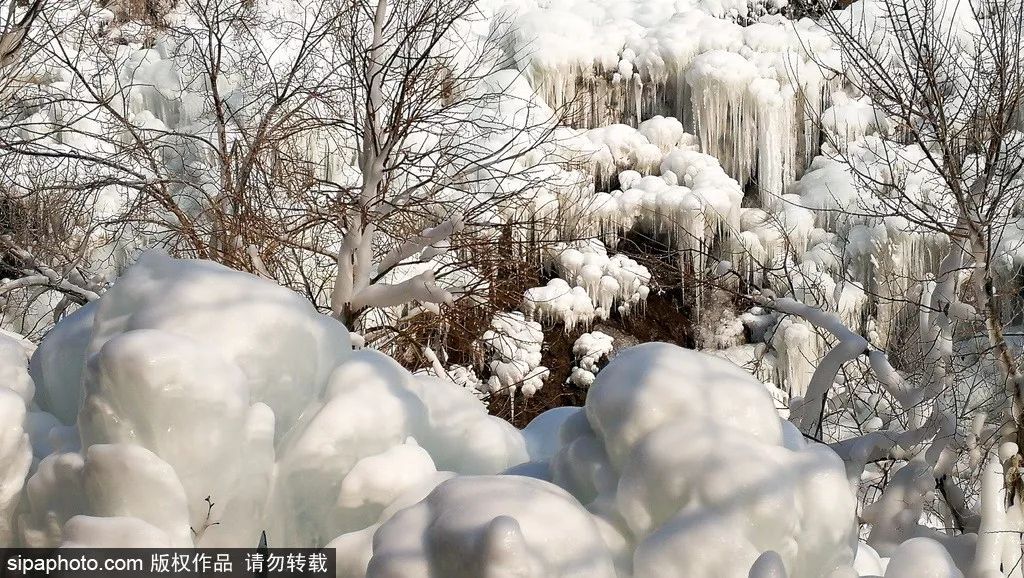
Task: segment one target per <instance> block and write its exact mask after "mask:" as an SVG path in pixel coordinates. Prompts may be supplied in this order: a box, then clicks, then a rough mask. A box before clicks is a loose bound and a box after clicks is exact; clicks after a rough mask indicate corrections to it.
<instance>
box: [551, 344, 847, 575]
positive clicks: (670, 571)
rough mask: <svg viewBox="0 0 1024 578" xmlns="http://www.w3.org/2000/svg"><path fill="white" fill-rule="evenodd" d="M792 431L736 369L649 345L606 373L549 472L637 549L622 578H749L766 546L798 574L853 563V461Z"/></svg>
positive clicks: (565, 431) (569, 425)
mask: <svg viewBox="0 0 1024 578" xmlns="http://www.w3.org/2000/svg"><path fill="white" fill-rule="evenodd" d="M786 429H792V426H791V425H788V424H784V423H783V422H781V421H780V420H779V418H778V416H777V414H776V413H775V410H774V407H773V403H772V401H771V399H770V397H769V396H768V394H767V392H766V390H765V388H764V386H763V385H761V384H760V383H758V382H757V381H756V380H755V379H753V378H752V377H751V376H750V375H749V374H747V373H746V372H744V371H742V370H741V369H739V368H738V367H736V366H735V365H733V364H731V363H729V362H727V361H725V360H721V359H717V358H714V357H711V356H708V355H705V354H702V353H697V352H693V351H689V350H684V349H681V348H679V347H676V346H672V345H668V344H662V343H650V344H644V345H641V346H638V347H634V348H632V349H629V350H626V351H624V352H622V353H620V354H619V355H618V356H617V357H616V358H615V359H614V360H613V361H612V362H611V363H610V364H609V365H608V366H607V367H606V368H605V369H604V370H602V372H601V373H600V374H598V376H597V379H596V381H595V382H594V384H593V385H592V386H591V388H590V390H589V393H588V396H587V402H586V406H585V408H584V410H583V412H582V413H579V414H578V415H576V416H573V417H571V418H569V419H567V420H566V421H565V423H564V424H563V426H562V428H561V439H562V442H563V446H562V448H561V450H559V452H558V454H556V455H555V456H554V458H553V459H552V460H551V467H550V471H551V479H552V481H554V482H555V483H557V484H559V485H562V486H563V487H565V488H567V489H569V491H570V492H572V493H573V494H574V495H576V496H577V498H579V499H580V500H581V501H582V502H583V503H585V504H588V505H589V507H590V508H591V509H592V510H594V511H596V512H600V513H601V514H602V516H604V517H605V518H606V519H607V520H608V521H609V522H610V523H611V524H612V525H613V526H614V527H615V528H616V529H617V531H618V532H619V533H620V534H621V536H622V537H623V539H624V540H625V541H626V543H627V544H629V546H628V548H627V550H629V551H632V556H631V560H627V561H625V562H623V560H622V557H621V556H619V558H618V559H619V565H620V570H619V571H620V575H622V574H623V572H625V571H627V569H628V571H629V572H630V573H631V575H633V576H638V577H639V576H643V577H645V578H646V577H661V576H665V577H676V576H707V577H717V576H722V577H725V576H729V577H731V576H745V575H746V573H747V571H748V570H749V569H750V567H751V566H752V565H753V564H754V562H755V560H756V559H757V558H758V556H759V555H760V554H761V553H762V552H765V551H768V550H774V551H776V552H777V553H778V554H779V556H780V557H781V558H782V560H783V561H784V563H785V565H786V567H787V568H788V569H789V572H790V574H789V576H790V577H791V578H792V577H807V578H819V577H821V576H829V575H830V573H831V572H833V571H845V570H847V569H848V568H849V565H850V563H851V562H852V560H853V551H852V545H853V544H854V542H855V540H856V538H855V533H854V526H853V523H852V519H853V515H854V511H855V499H854V496H853V493H852V491H851V489H850V487H849V485H848V484H847V482H846V476H845V469H844V467H843V464H842V462H841V461H840V460H839V458H838V457H837V456H836V455H835V454H834V453H832V452H831V451H830V450H828V449H827V448H823V447H820V446H805V445H804V444H803V443H802V441H801V440H800V438H799V436H794V435H787V434H786V433H785V430H786ZM622 566H626V568H623V567H622Z"/></svg>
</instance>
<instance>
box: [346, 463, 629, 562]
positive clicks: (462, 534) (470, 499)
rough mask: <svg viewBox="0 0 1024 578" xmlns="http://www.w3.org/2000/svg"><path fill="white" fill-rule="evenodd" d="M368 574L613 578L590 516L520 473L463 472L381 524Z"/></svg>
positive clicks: (551, 488) (549, 487)
mask: <svg viewBox="0 0 1024 578" xmlns="http://www.w3.org/2000/svg"><path fill="white" fill-rule="evenodd" d="M366 576H367V578H399V577H405V576H444V577H445V578H480V577H485V578H570V577H572V578H584V577H586V578H615V576H616V575H615V569H614V566H613V565H612V559H611V556H610V554H609V552H608V549H607V547H606V546H605V543H604V540H603V539H602V537H601V533H600V531H599V529H598V525H597V523H596V522H595V520H594V518H593V516H591V515H590V513H589V512H587V511H586V510H585V509H583V507H582V506H580V504H579V502H577V501H576V500H575V499H574V498H573V497H572V496H570V495H569V494H567V493H566V492H565V491H564V490H562V489H560V488H558V487H556V486H554V485H552V484H549V483H547V482H543V481H540V480H535V479H531V478H524V477H520V476H479V477H461V478H455V479H452V480H449V481H447V482H444V483H442V484H441V485H439V486H438V487H437V488H436V489H435V490H434V491H433V492H431V494H430V495H429V496H427V498H426V499H424V500H423V501H422V502H420V503H418V504H416V505H415V506H413V507H411V508H407V509H405V510H403V511H401V512H399V513H398V514H396V515H395V516H394V517H392V518H391V519H390V520H389V521H388V522H387V523H385V524H384V525H383V526H381V528H380V530H378V531H377V534H376V536H375V537H374V553H373V558H372V559H371V560H370V564H369V568H368V570H367V573H366Z"/></svg>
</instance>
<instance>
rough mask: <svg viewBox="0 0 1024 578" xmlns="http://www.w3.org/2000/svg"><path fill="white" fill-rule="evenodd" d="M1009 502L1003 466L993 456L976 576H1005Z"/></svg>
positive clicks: (985, 477)
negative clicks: (1006, 497) (1004, 547)
mask: <svg viewBox="0 0 1024 578" xmlns="http://www.w3.org/2000/svg"><path fill="white" fill-rule="evenodd" d="M1005 503H1006V499H1005V492H1004V487H1003V464H1002V462H1000V460H999V456H998V455H995V454H993V455H992V456H991V457H989V459H988V462H986V464H985V470H984V472H983V473H982V477H981V527H980V528H979V529H978V544H977V547H976V549H975V554H974V571H973V573H972V576H977V577H978V578H989V577H996V576H1002V575H1003V574H1002V573H1001V572H1000V566H1001V564H1002V561H1003V550H1004V549H1003V540H1004V539H1006V538H1007V537H1009V536H1012V535H1011V534H1008V533H1006V532H1007V528H1006V509H1005V506H1004V504H1005Z"/></svg>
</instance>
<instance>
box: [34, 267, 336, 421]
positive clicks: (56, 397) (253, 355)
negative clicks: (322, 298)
mask: <svg viewBox="0 0 1024 578" xmlns="http://www.w3.org/2000/svg"><path fill="white" fill-rule="evenodd" d="M88 309H89V311H87V312H84V313H82V314H80V315H78V316H76V317H75V319H74V322H73V323H69V324H68V326H67V327H66V328H64V324H63V323H62V324H61V326H60V328H59V329H56V330H55V331H56V332H57V337H55V338H54V339H47V340H44V342H43V344H42V345H41V346H40V348H39V351H37V352H36V354H35V355H36V357H38V358H39V361H38V362H37V363H34V364H33V378H34V379H35V382H36V385H37V386H38V387H39V388H40V389H41V390H43V391H45V392H46V393H47V396H46V397H44V398H41V399H40V402H41V403H40V405H41V406H42V408H43V409H45V410H48V411H52V412H53V413H55V414H56V415H57V416H58V417H59V418H61V420H62V421H64V423H70V422H71V421H73V419H74V414H76V413H77V411H78V401H77V400H78V399H79V395H80V392H81V383H80V382H78V381H77V380H79V379H81V376H82V367H83V366H84V364H85V361H86V359H85V356H88V355H92V354H95V353H97V352H99V351H100V349H101V348H102V347H103V345H104V344H105V343H106V342H107V341H108V340H110V339H112V338H114V337H115V336H117V335H118V334H120V333H124V332H127V331H133V330H139V329H156V330H163V331H170V332H172V333H175V334H177V335H179V336H182V337H187V338H189V339H191V340H193V341H194V342H195V343H196V344H197V346H198V347H200V348H208V349H214V350H216V351H218V352H220V354H221V355H222V356H223V358H224V359H225V360H226V361H229V362H232V363H234V364H236V365H237V367H238V368H239V369H240V370H241V371H242V373H243V374H244V375H245V382H246V385H247V386H248V389H249V392H250V395H251V398H252V400H253V401H261V402H264V403H266V404H267V405H268V406H270V408H271V409H273V410H274V414H275V416H276V420H277V422H278V432H279V433H280V432H283V431H285V430H287V428H288V427H289V426H290V425H291V424H292V423H294V421H295V419H296V418H297V417H298V415H299V413H300V412H301V411H302V409H303V408H304V407H305V405H306V404H307V403H309V401H310V400H311V399H313V398H315V397H316V396H317V395H318V394H319V392H320V391H321V389H322V388H323V386H324V383H325V382H326V380H327V377H328V375H330V372H331V370H333V369H334V367H335V366H336V365H337V364H338V363H340V362H341V361H343V360H344V359H345V357H346V356H347V355H348V351H349V350H350V343H349V338H348V332H347V331H345V328H344V327H342V326H341V325H340V324H338V323H336V322H333V321H331V320H330V319H328V318H326V317H324V316H321V315H318V314H316V312H315V310H314V309H313V307H312V305H310V304H309V303H308V302H307V301H305V300H304V299H303V298H302V297H300V296H299V295H298V294H296V293H293V292H292V291H289V290H288V289H285V288H283V287H280V286H278V285H276V284H274V283H270V282H267V281H265V280H261V279H258V278H256V277H253V276H251V275H248V274H245V273H241V272H238V271H233V270H231V269H228V268H226V267H222V266H220V265H216V264H214V263H212V262H207V261H180V260H176V259H169V258H168V257H166V256H165V255H163V254H161V253H159V252H150V253H146V254H144V255H143V256H142V257H141V258H140V259H139V262H138V263H137V264H136V265H135V266H134V267H132V268H131V269H130V270H129V271H128V272H127V273H126V274H125V275H124V276H123V277H122V278H121V279H119V280H118V282H117V283H116V284H115V285H114V286H113V287H112V288H111V289H110V290H109V291H108V293H107V294H106V296H105V297H104V298H103V299H102V300H100V302H99V303H98V304H97V305H96V306H94V307H93V306H91V307H89V308H88ZM90 318H91V319H90ZM79 351H82V352H83V353H82V356H78V355H76V354H77V353H78V352H79ZM72 408H73V412H72ZM69 418H70V419H69Z"/></svg>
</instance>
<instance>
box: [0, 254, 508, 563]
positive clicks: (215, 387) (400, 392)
mask: <svg viewBox="0 0 1024 578" xmlns="http://www.w3.org/2000/svg"><path fill="white" fill-rule="evenodd" d="M51 339H52V341H51ZM60 348H64V349H60ZM0 351H5V350H4V349H0ZM61 354H64V355H61ZM68 354H70V356H69V355H68ZM75 356H79V357H75ZM0 361H5V360H3V359H0ZM19 365H20V367H21V368H22V369H21V371H22V373H25V359H24V356H22V357H21V359H20V361H19V362H18V363H13V362H12V363H4V364H3V365H2V366H0V368H2V369H3V371H4V372H7V373H11V372H12V371H13V370H14V369H16V368H17V367H19ZM33 370H34V371H35V372H36V373H37V375H39V376H40V380H41V381H42V382H44V383H45V384H46V388H45V389H44V388H39V389H38V391H39V392H40V393H39V394H38V395H37V396H36V397H37V400H40V401H44V398H43V394H42V392H44V391H45V392H46V395H47V396H48V397H46V398H45V400H57V401H58V403H56V404H52V405H51V406H52V407H54V408H58V410H59V411H66V412H71V411H72V408H75V409H74V412H75V413H77V424H76V425H77V432H75V430H74V429H72V428H66V427H64V426H62V425H60V424H59V422H58V420H57V419H56V418H54V417H53V416H51V415H49V414H45V413H38V415H36V414H29V415H28V417H27V418H26V412H25V404H24V401H23V400H22V398H21V397H20V396H19V395H18V394H17V393H14V392H13V391H8V390H2V391H0V412H2V415H4V416H5V420H4V422H3V423H4V424H5V425H6V426H7V427H6V429H4V430H3V431H2V432H0V433H2V435H0V475H3V476H4V477H3V481H4V484H3V486H2V488H3V491H2V492H0V498H5V499H4V500H0V514H2V515H3V517H0V522H4V521H5V520H8V519H11V513H12V511H13V510H12V508H14V507H16V506H17V505H18V501H17V498H18V497H19V496H18V492H19V491H20V490H21V486H22V481H23V480H24V479H25V474H26V472H27V471H28V468H29V463H30V462H31V457H32V454H31V450H30V449H29V439H28V436H27V435H26V434H25V431H29V430H32V431H31V432H30V433H32V432H35V433H33V435H36V434H38V436H39V437H41V438H45V439H48V440H50V446H49V447H50V448H51V449H52V452H46V453H48V454H49V455H44V457H42V459H41V461H40V462H39V465H38V467H36V468H35V471H34V472H33V473H32V475H31V477H30V478H29V480H28V481H27V484H26V489H25V491H24V493H23V494H22V497H23V498H24V499H23V501H22V504H21V511H22V512H23V513H22V514H21V515H20V516H19V520H18V526H17V529H16V531H15V530H10V529H9V528H8V526H7V525H6V523H5V524H4V525H0V530H2V531H3V532H4V533H3V534H0V540H2V543H4V544H7V543H10V542H12V540H14V541H16V542H18V543H23V544H25V545H31V546H44V547H52V546H57V545H61V544H63V545H103V544H114V543H117V542H118V540H119V539H120V538H118V536H121V537H124V536H129V535H132V536H135V538H133V539H132V542H131V543H132V544H135V545H150V546H155V545H168V544H170V545H176V546H192V545H196V546H252V545H253V544H255V543H256V541H257V540H258V538H259V535H260V531H262V530H266V531H267V532H268V535H269V536H270V539H271V541H272V543H273V544H275V545H282V546H284V545H323V544H326V543H328V542H329V541H331V540H332V539H333V538H335V537H337V536H339V535H341V534H345V533H348V532H353V531H360V530H365V529H367V528H369V527H371V526H373V525H374V524H377V523H378V520H380V519H381V516H382V513H383V512H384V511H385V510H386V508H388V507H389V506H391V505H392V504H393V503H394V502H396V501H397V500H398V499H399V498H400V497H402V496H404V495H405V493H406V490H408V489H409V488H410V487H413V486H418V485H422V484H424V483H426V482H427V481H429V482H430V483H432V484H434V485H436V483H437V482H439V481H441V480H443V479H445V477H450V476H452V475H455V474H494V473H497V472H500V471H503V470H506V469H508V468H509V467H511V466H514V465H516V464H519V463H521V462H524V461H526V460H527V451H526V443H525V440H524V438H523V436H522V434H521V433H520V432H518V431H516V430H515V429H514V428H512V426H510V425H509V424H508V423H506V422H504V421H502V420H500V419H498V418H494V417H491V416H488V415H487V413H486V410H485V408H484V406H483V405H481V404H480V403H479V401H478V400H476V399H475V398H474V396H473V395H472V394H471V393H470V392H469V391H467V390H466V389H465V388H463V387H460V386H458V385H455V384H453V383H451V382H448V381H442V380H439V379H434V378H431V377H428V376H414V375H412V374H410V373H409V372H408V371H407V370H405V369H404V368H402V367H401V366H399V365H398V364H397V363H396V362H395V361H394V360H392V359H390V358H388V357H387V356H385V355H383V354H381V353H379V352H376V351H372V350H361V351H357V352H353V351H352V349H351V346H350V344H349V337H348V332H347V331H346V329H345V328H344V326H343V325H341V324H340V323H338V322H337V321H335V320H333V319H331V318H329V317H326V316H323V315H321V314H319V313H317V312H316V311H315V310H314V309H313V308H312V307H311V306H309V305H307V304H306V303H305V302H304V301H302V299H301V298H299V297H298V296H297V295H295V294H293V293H291V292H290V291H288V290H286V289H282V288H280V287H277V286H276V285H274V284H272V283H269V282H267V281H265V280H261V279H258V278H256V277H253V276H250V275H247V274H243V273H237V272H234V271H231V270H229V269H226V268H224V267H221V266H219V265H214V264H212V263H209V262H203V261H184V260H174V259H170V258H169V257H167V256H165V255H160V254H150V255H147V256H146V257H144V258H143V260H142V261H141V262H140V263H139V265H137V266H136V267H134V268H133V269H132V270H130V271H129V272H128V273H127V274H126V275H125V277H124V278H122V279H121V280H120V281H119V282H118V284H117V285H115V286H114V287H113V288H112V289H111V290H110V291H108V292H107V293H106V294H105V295H104V296H103V298H102V299H101V300H100V301H99V302H98V304H97V305H95V306H90V307H89V308H87V309H86V310H85V311H84V312H82V313H81V314H79V315H76V316H73V317H72V318H69V319H68V320H67V321H66V322H62V323H61V324H59V325H58V326H57V327H56V328H55V330H54V332H53V334H52V335H51V337H49V338H47V340H45V341H44V343H43V345H42V346H40V348H39V349H38V350H37V352H36V354H35V357H34V358H33ZM14 373H15V374H16V372H14ZM321 375H322V377H321ZM69 376H77V377H78V379H79V380H80V381H79V382H74V381H61V380H60V379H61V378H64V379H67V378H68V377H69ZM22 377H23V379H22V378H19V379H17V380H14V381H12V383H16V384H20V385H18V387H19V389H22V390H23V389H25V388H26V387H27V388H28V389H29V390H31V386H32V383H31V380H29V379H28V377H27V375H24V376H22ZM62 386H63V387H64V389H61V387H62ZM79 398H81V400H82V401H81V402H80V405H81V409H80V410H79V409H77V406H78V405H79V402H78V399H79ZM8 402H10V403H8ZM41 405H42V404H41ZM74 420H75V415H74V414H72V415H71V419H70V420H68V421H74ZM8 424H9V425H8ZM23 424H24V425H23ZM33 441H34V440H33ZM39 447H40V448H41V449H45V448H46V447H47V445H46V444H44V443H40V444H39ZM438 470H442V471H449V472H452V473H439V472H438ZM8 481H9V482H10V483H8ZM427 485H428V486H429V487H427V489H426V490H425V491H423V493H422V494H420V495H416V496H415V499H412V502H409V503H414V502H415V501H416V500H418V499H419V498H420V497H422V495H425V493H426V492H427V491H429V489H430V488H432V486H430V485H429V484H427ZM406 499H407V500H408V499H410V498H406ZM12 534H13V536H12Z"/></svg>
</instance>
